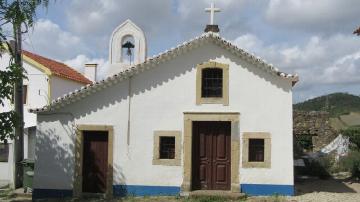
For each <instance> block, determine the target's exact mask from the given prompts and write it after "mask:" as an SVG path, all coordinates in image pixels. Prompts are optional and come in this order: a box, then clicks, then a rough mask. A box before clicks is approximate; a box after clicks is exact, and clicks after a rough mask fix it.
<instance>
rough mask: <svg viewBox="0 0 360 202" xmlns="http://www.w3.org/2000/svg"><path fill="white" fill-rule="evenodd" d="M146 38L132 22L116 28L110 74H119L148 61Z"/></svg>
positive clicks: (112, 43)
mask: <svg viewBox="0 0 360 202" xmlns="http://www.w3.org/2000/svg"><path fill="white" fill-rule="evenodd" d="M146 52H147V47H146V38H145V34H144V32H143V31H142V30H141V29H140V28H139V27H138V26H136V25H135V24H134V23H133V22H132V21H131V20H129V19H128V20H126V21H125V22H123V23H122V24H121V25H119V26H118V27H116V28H115V30H114V31H113V33H112V35H111V38H110V48H109V62H110V65H111V67H110V68H111V70H110V71H109V74H114V73H118V72H120V71H121V70H123V69H126V68H128V67H130V66H132V65H136V64H139V63H142V62H144V61H145V59H146Z"/></svg>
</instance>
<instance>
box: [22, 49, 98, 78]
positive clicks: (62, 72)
mask: <svg viewBox="0 0 360 202" xmlns="http://www.w3.org/2000/svg"><path fill="white" fill-rule="evenodd" d="M22 53H23V55H25V56H27V57H29V58H30V59H32V60H34V61H36V62H38V63H40V64H41V65H43V66H45V67H46V68H48V69H49V70H50V72H51V73H52V74H54V75H56V76H58V77H62V78H66V79H70V80H73V81H77V82H80V83H84V84H90V83H92V82H91V81H90V80H89V79H87V78H86V77H85V76H84V75H82V74H81V73H79V72H78V71H76V70H75V69H73V68H71V67H69V66H67V65H66V64H64V63H61V62H57V61H55V60H52V59H49V58H46V57H43V56H40V55H37V54H35V53H31V52H29V51H25V50H23V51H22Z"/></svg>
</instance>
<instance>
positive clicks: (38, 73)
mask: <svg viewBox="0 0 360 202" xmlns="http://www.w3.org/2000/svg"><path fill="white" fill-rule="evenodd" d="M9 60H10V55H9V54H8V53H3V54H2V55H1V59H0V70H5V68H6V67H7V66H8V64H9ZM23 67H24V69H25V71H26V76H27V79H24V81H23V83H24V85H27V86H28V88H27V103H26V104H25V105H24V122H25V125H24V127H25V131H24V158H33V156H34V155H33V153H34V152H33V150H34V149H35V141H34V138H35V137H34V136H35V134H34V131H33V130H30V133H28V130H27V128H30V127H35V126H36V125H37V120H36V114H33V113H30V112H29V111H28V110H29V109H31V108H38V107H43V106H45V105H47V104H48V103H49V101H50V100H52V99H55V98H57V97H59V96H62V95H63V94H65V93H68V92H70V91H74V90H75V89H78V88H81V86H83V85H84V84H81V83H78V82H74V81H71V80H68V79H63V78H59V77H57V76H52V77H51V80H50V81H51V83H50V87H51V97H49V77H48V76H47V75H46V74H45V73H44V72H43V71H42V70H40V69H38V68H36V67H34V66H32V65H31V64H29V63H27V62H26V61H24V62H23ZM13 107H14V105H13V104H11V103H10V101H9V100H7V101H6V103H5V106H4V107H0V112H6V111H10V110H11V109H13ZM29 135H30V136H29ZM29 140H30V141H29ZM9 141H10V142H11V140H9ZM29 144H31V145H29ZM12 152H13V151H12V150H11V151H10V154H9V159H13V153H12ZM29 152H30V153H29ZM12 167H13V166H12V162H11V161H10V160H9V162H7V163H6V162H2V163H0V180H10V183H11V182H12V180H13V177H12Z"/></svg>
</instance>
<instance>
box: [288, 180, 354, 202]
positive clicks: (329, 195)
mask: <svg viewBox="0 0 360 202" xmlns="http://www.w3.org/2000/svg"><path fill="white" fill-rule="evenodd" d="M296 195H297V196H294V197H290V198H289V199H290V201H299V202H307V201H319V202H323V201H324V202H325V201H326V202H328V201H329V202H360V183H359V182H354V181H347V180H336V179H329V180H307V181H304V182H301V183H297V186H296Z"/></svg>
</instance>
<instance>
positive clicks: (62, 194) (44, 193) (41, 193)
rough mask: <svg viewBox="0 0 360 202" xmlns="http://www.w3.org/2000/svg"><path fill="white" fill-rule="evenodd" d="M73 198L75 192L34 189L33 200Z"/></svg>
mask: <svg viewBox="0 0 360 202" xmlns="http://www.w3.org/2000/svg"><path fill="white" fill-rule="evenodd" d="M72 196H73V190H66V189H64V190H61V189H34V190H33V193H32V198H33V200H34V199H44V198H67V197H72Z"/></svg>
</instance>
